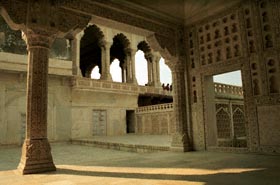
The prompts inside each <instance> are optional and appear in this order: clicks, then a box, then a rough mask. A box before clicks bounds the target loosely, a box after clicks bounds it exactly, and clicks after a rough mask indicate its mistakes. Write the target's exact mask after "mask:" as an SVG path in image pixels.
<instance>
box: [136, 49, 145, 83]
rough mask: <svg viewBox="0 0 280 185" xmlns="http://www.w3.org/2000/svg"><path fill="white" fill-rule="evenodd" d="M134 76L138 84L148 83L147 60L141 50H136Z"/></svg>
mask: <svg viewBox="0 0 280 185" xmlns="http://www.w3.org/2000/svg"><path fill="white" fill-rule="evenodd" d="M135 76H136V79H137V83H138V85H143V86H144V85H146V84H148V62H147V60H146V58H145V54H144V52H143V51H141V50H138V51H137V52H136V55H135Z"/></svg>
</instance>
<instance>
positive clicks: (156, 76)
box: [153, 55, 161, 87]
mask: <svg viewBox="0 0 280 185" xmlns="http://www.w3.org/2000/svg"><path fill="white" fill-rule="evenodd" d="M159 60H160V56H157V55H153V77H154V86H155V87H161V83H160V68H159Z"/></svg>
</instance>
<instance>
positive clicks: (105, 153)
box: [0, 143, 280, 185]
mask: <svg viewBox="0 0 280 185" xmlns="http://www.w3.org/2000/svg"><path fill="white" fill-rule="evenodd" d="M52 154H53V159H54V163H55V164H56V167H57V171H55V172H50V173H44V174H32V175H21V174H20V173H19V172H18V171H17V170H16V168H17V165H18V163H19V159H20V155H21V148H20V147H1V148H0V184H1V185H86V184H90V185H92V184H97V185H102V184H106V185H108V184H122V185H131V184H135V185H139V184H140V185H149V184H153V185H154V184H155V185H159V184H160V185H161V184H165V185H172V184H174V185H181V184H194V185H227V184H232V185H239V184H242V185H243V184H246V185H247V184H254V185H279V184H280V176H279V174H280V157H279V156H273V155H256V154H237V153H222V152H207V151H206V152H205V151H204V152H187V153H176V152H169V151H166V152H150V153H136V152H126V151H116V150H110V149H101V148H95V147H91V146H80V145H72V144H67V143H56V144H52Z"/></svg>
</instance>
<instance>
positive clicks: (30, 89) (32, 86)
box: [18, 30, 56, 174]
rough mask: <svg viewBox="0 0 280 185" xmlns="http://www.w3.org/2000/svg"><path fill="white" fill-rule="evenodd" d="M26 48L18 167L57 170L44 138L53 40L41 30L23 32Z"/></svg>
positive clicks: (36, 170) (32, 169)
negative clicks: (23, 132)
mask: <svg viewBox="0 0 280 185" xmlns="http://www.w3.org/2000/svg"><path fill="white" fill-rule="evenodd" d="M25 38H26V43H27V49H28V75H27V81H28V83H27V113H26V117H27V120H26V124H27V125H26V138H25V141H24V144H23V147H22V156H21V161H20V164H19V166H18V168H19V169H20V170H21V171H22V173H23V174H29V173H39V172H45V171H54V170H56V168H55V166H54V163H53V159H52V155H51V148H50V144H49V142H48V139H47V109H48V62H49V48H50V45H51V43H52V41H53V40H54V38H53V37H52V35H50V34H49V33H46V32H44V31H42V30H32V31H31V30H29V31H28V33H26V35H25Z"/></svg>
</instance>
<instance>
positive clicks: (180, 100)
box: [169, 61, 192, 152]
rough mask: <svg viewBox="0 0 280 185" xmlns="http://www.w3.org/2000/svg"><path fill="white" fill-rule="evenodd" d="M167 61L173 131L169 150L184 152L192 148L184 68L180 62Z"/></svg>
mask: <svg viewBox="0 0 280 185" xmlns="http://www.w3.org/2000/svg"><path fill="white" fill-rule="evenodd" d="M172 62H173V61H171V62H169V64H170V65H169V66H170V67H171V70H172V79H173V83H172V85H173V93H174V94H173V110H174V119H175V123H174V124H175V125H174V127H175V133H174V134H173V135H172V142H171V150H173V151H181V152H186V151H190V150H191V149H192V147H191V142H190V135H189V132H188V121H187V117H186V116H187V115H186V91H185V68H184V65H183V63H181V62H177V61H175V62H173V63H172Z"/></svg>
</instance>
